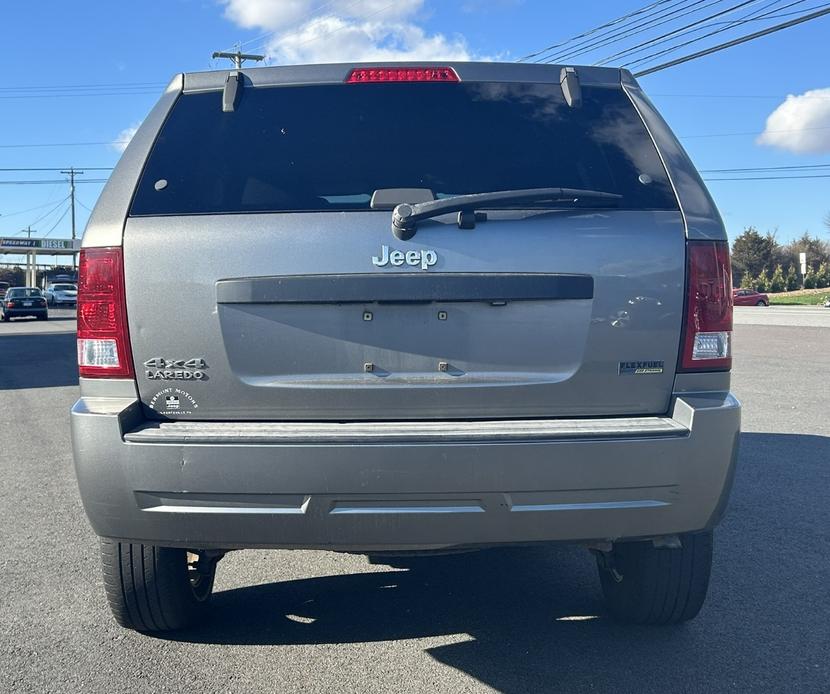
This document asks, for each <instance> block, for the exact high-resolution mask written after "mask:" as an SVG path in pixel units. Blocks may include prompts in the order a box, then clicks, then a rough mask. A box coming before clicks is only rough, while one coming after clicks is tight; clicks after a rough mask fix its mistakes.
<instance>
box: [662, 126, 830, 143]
mask: <svg viewBox="0 0 830 694" xmlns="http://www.w3.org/2000/svg"><path fill="white" fill-rule="evenodd" d="M804 130H830V125H817V126H815V127H809V128H789V129H784V130H744V131H743V132H733V133H702V134H698V135H678V138H679V139H681V140H692V139H697V138H701V137H743V136H745V135H762V134H763V133H800V132H803V131H804Z"/></svg>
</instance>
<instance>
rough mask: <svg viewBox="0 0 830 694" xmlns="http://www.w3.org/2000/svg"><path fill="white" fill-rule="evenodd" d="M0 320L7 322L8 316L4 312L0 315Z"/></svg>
mask: <svg viewBox="0 0 830 694" xmlns="http://www.w3.org/2000/svg"><path fill="white" fill-rule="evenodd" d="M0 320H1V321H3V322H4V323H8V322H9V317H8V316H7V315H6V314H5V313H4V314H3V315H2V316H0Z"/></svg>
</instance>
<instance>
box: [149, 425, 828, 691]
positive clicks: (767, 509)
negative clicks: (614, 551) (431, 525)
mask: <svg viewBox="0 0 830 694" xmlns="http://www.w3.org/2000/svg"><path fill="white" fill-rule="evenodd" d="M828 488H830V438H827V437H823V436H812V435H796V434H765V433H745V434H743V435H742V437H741V458H740V463H739V469H738V474H737V477H736V485H735V490H734V493H733V498H732V502H731V509H730V511H729V514H728V515H727V518H726V519H725V521H724V522H723V524H722V525H721V526H720V528H719V530H718V531H717V532H716V542H715V565H714V569H713V575H712V584H711V588H710V592H709V598H708V600H707V603H706V605H705V606H704V608H703V611H702V612H701V614H700V615H699V616H698V618H697V619H696V620H693V621H692V622H689V623H687V624H685V625H681V626H675V627H639V626H625V625H620V624H617V623H615V622H613V621H611V620H610V619H609V618H608V617H607V616H606V615H605V613H604V609H603V606H602V602H601V597H600V592H599V588H598V581H597V577H596V571H595V568H594V562H593V559H592V558H591V557H590V555H589V554H588V553H587V552H586V551H585V550H584V549H581V548H578V547H570V546H557V545H553V546H535V547H525V548H508V549H495V550H487V551H482V552H478V553H470V554H459V555H449V556H438V557H430V558H419V559H411V560H407V561H397V562H395V561H394V560H391V559H390V561H391V562H393V563H396V565H399V567H406V568H390V569H389V570H380V571H374V572H371V571H370V572H367V573H357V574H342V575H333V576H324V577H318V578H305V579H298V580H292V581H285V582H279V583H270V584H264V585H258V586H252V587H246V588H238V589H234V590H228V591H223V592H219V593H217V594H216V595H215V596H214V604H213V610H212V617H211V620H210V622H209V623H207V624H205V625H204V626H203V627H201V628H199V629H194V630H190V631H186V632H180V633H178V634H173V635H168V636H166V637H165V638H169V639H176V640H181V641H187V642H194V643H214V644H222V643H225V644H258V645H288V644H348V643H362V642H374V641H397V640H403V639H417V638H423V637H451V636H452V635H458V636H457V640H456V641H455V642H454V643H450V644H448V645H441V646H437V647H429V648H427V649H426V652H427V653H428V654H429V655H430V656H431V657H432V658H434V659H435V660H436V661H438V662H440V663H442V664H444V665H446V666H449V667H452V668H456V669H458V670H460V671H463V672H465V673H467V674H468V675H470V676H472V677H474V678H476V679H477V680H479V681H481V682H484V683H486V684H488V685H490V686H492V687H494V688H495V689H497V690H499V691H503V692H527V691H550V690H552V689H559V690H561V691H575V690H583V689H592V688H596V689H597V690H598V691H606V690H607V691H619V692H628V691H642V690H644V689H650V690H652V691H657V690H670V689H674V690H675V691H677V690H678V689H683V690H684V691H686V690H690V691H691V690H694V691H707V690H712V691H715V690H722V689H727V688H735V687H736V688H738V689H742V690H747V689H753V688H758V689H760V690H766V691H785V690H790V691H798V690H801V691H807V690H810V691H813V690H814V689H813V687H815V685H816V682H817V681H820V680H821V678H822V677H823V675H822V674H821V672H822V670H824V671H826V669H827V662H826V652H825V650H824V645H823V642H824V640H823V639H821V638H815V637H816V635H818V634H820V633H826V621H825V617H823V616H822V615H826V604H825V603H823V602H822V600H823V598H822V597H821V594H822V590H821V587H820V586H821V584H822V582H823V581H824V580H825V579H824V577H825V576H826V575H827V571H828V568H830V567H828V559H827V554H826V552H821V551H818V550H817V543H818V544H821V542H822V538H824V539H823V542H824V543H825V546H826V538H827V536H826V529H827V527H830V512H828V505H827V503H826V496H824V495H825V494H826V489H828ZM378 568H380V567H378ZM219 570H220V571H221V564H220V567H219ZM825 599H826V598H825ZM818 606H821V607H818ZM366 667H367V668H369V669H370V668H371V667H373V665H372V663H368V662H367V664H366Z"/></svg>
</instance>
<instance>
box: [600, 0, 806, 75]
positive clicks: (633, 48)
mask: <svg viewBox="0 0 830 694" xmlns="http://www.w3.org/2000/svg"><path fill="white" fill-rule="evenodd" d="M798 2H805V0H798ZM748 4H750V3H749V2H742V3H740V4H738V5H734V6H732V7H727V8H726V9H725V10H721V11H720V12H715V13H714V14H710V15H708V16H706V17H703V18H702V19H698V20H696V21H694V22H692V23H691V24H687V25H685V26H682V27H679V28H678V29H674V30H672V31H669V32H666V33H665V34H661V35H660V36H655V37H654V38H651V39H648V40H647V41H642V42H641V43H638V44H637V45H636V46H631V47H630V48H626V49H625V50H622V51H619V52H617V53H614V54H613V55H609V56H608V57H606V58H602V59H601V60H598V61H596V62H595V63H594V65H605V64H607V63H609V62H611V61H612V60H614V59H615V58H622V57H624V56H628V55H632V54H634V53H639V52H640V51H642V50H645V48H646V47H647V46H654V45H658V44H660V43H664V42H665V41H668V40H669V37H672V36H675V35H676V34H680V35H681V36H682V35H684V34H686V33H690V32H689V30H690V29H691V28H692V27H696V26H699V25H700V24H706V23H707V22H709V21H711V20H712V19H715V18H717V17H722V16H723V15H725V14H729V13H730V12H734V11H735V10H736V9H738V8H740V7H742V6H744V5H748ZM796 4H797V3H796ZM782 9H783V8H782ZM700 28H703V27H700Z"/></svg>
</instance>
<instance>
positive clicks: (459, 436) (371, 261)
mask: <svg viewBox="0 0 830 694" xmlns="http://www.w3.org/2000/svg"><path fill="white" fill-rule="evenodd" d="M731 341H732V291H731V278H730V266H729V253H728V247H727V242H726V234H725V232H724V227H723V223H722V221H721V219H720V216H719V215H718V212H717V210H716V208H715V205H714V204H713V202H712V199H711V198H710V196H709V194H708V193H707V191H706V189H705V187H704V185H703V183H702V182H701V179H700V177H699V176H698V174H697V172H696V170H695V168H694V166H693V165H692V163H691V162H690V161H689V158H688V157H687V155H686V154H685V152H684V151H683V149H682V148H681V146H680V145H679V144H678V141H677V139H676V138H675V137H674V135H673V134H672V133H671V131H670V130H669V128H668V126H667V125H666V123H665V122H664V121H663V120H662V119H661V117H660V116H659V114H658V113H657V112H656V111H655V109H654V107H653V106H652V104H651V103H650V102H649V100H648V99H647V98H646V96H645V95H644V94H643V92H642V91H641V89H640V87H639V86H638V85H637V83H636V82H635V81H634V79H633V78H632V76H631V75H630V74H629V73H628V72H627V71H625V70H619V69H609V68H594V67H562V66H550V65H518V64H497V63H486V64H484V63H452V64H442V65H436V64H417V65H415V64H387V65H365V64H362V65H317V66H295V67H274V68H257V69H251V70H247V69H246V70H239V71H230V72H228V71H221V72H207V73H195V74H184V75H178V76H176V77H175V78H174V79H173V81H172V82H171V83H170V86H169V87H168V88H167V90H166V91H165V93H164V94H163V96H162V97H161V99H160V100H159V102H158V104H157V105H156V107H155V108H154V109H153V111H152V112H151V113H150V115H149V116H148V117H147V119H146V121H145V122H144V124H143V125H142V126H141V128H140V129H139V131H138V132H137V133H136V135H135V137H134V138H133V140H132V142H131V144H130V145H129V147H128V148H127V151H126V152H125V153H124V156H123V157H122V159H121V161H120V162H119V164H118V166H117V167H116V169H115V171H114V172H113V174H112V177H111V178H110V180H109V182H108V183H107V186H106V188H105V189H104V192H103V193H102V195H101V197H100V200H99V201H98V204H97V206H96V207H95V211H94V213H93V215H92V217H91V219H90V222H89V226H88V227H87V230H86V233H85V235H84V239H83V250H82V252H81V259H80V286H79V291H78V364H79V367H80V375H81V380H80V395H81V397H80V399H79V400H78V402H77V403H76V404H75V406H74V408H73V410H72V436H73V446H74V456H75V465H76V469H77V476H78V481H79V485H80V491H81V496H82V498H83V503H84V507H85V508H86V512H87V514H88V516H89V519H90V522H91V523H92V527H93V528H94V530H95V532H96V533H97V534H98V535H99V536H100V537H101V555H102V561H103V568H104V577H105V585H106V591H107V596H108V599H109V603H110V606H111V608H112V611H113V613H114V615H115V617H116V619H117V621H118V622H119V623H120V624H121V625H123V626H125V627H129V628H133V629H137V630H139V631H145V632H152V631H163V630H167V629H176V628H181V627H183V626H186V625H187V624H190V623H192V622H193V621H194V620H195V619H197V618H199V617H200V616H201V615H202V614H203V613H204V612H205V610H206V609H207V603H208V599H209V597H210V593H211V590H212V586H213V578H214V575H215V571H216V564H217V562H218V561H219V559H221V557H222V556H223V555H224V554H225V553H226V552H228V551H230V550H236V549H244V548H284V549H291V548H316V549H327V550H336V551H343V552H358V553H365V554H369V555H379V556H380V557H383V556H385V555H389V554H400V553H406V552H414V551H417V552H421V553H423V552H429V551H435V552H439V551H459V550H469V549H475V548H480V547H487V546H494V545H504V544H519V543H521V544H524V543H534V542H553V541H557V542H559V541H567V542H574V543H579V544H582V545H584V546H586V547H587V548H589V549H590V550H592V551H593V552H594V553H595V554H596V556H597V562H598V567H599V576H600V579H601V583H602V589H603V592H604V595H605V598H606V601H607V605H608V609H609V611H610V612H611V613H612V614H613V615H614V616H616V617H617V618H619V619H622V620H626V621H633V622H639V623H653V624H655V623H674V622H680V621H683V620H687V619H690V618H692V617H694V616H695V615H696V614H697V612H698V610H699V609H700V607H701V605H702V603H703V601H704V597H705V594H706V590H707V584H708V578H709V570H710V566H711V557H712V529H713V528H714V526H715V525H716V524H717V523H718V521H719V520H720V518H721V516H722V514H723V512H724V508H725V505H726V501H727V497H728V494H729V490H730V487H731V483H732V477H733V472H734V467H735V459H736V453H737V444H738V432H739V427H740V405H739V403H738V402H737V400H736V399H735V398H734V397H733V396H732V395H731V394H730V392H729V370H730V366H731Z"/></svg>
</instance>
